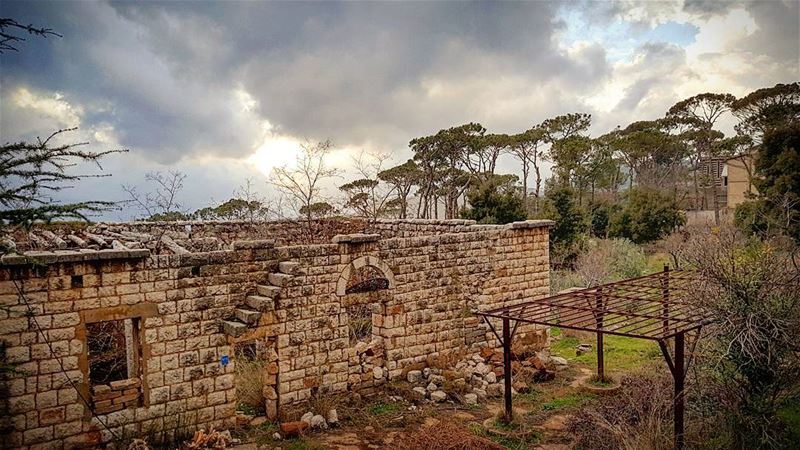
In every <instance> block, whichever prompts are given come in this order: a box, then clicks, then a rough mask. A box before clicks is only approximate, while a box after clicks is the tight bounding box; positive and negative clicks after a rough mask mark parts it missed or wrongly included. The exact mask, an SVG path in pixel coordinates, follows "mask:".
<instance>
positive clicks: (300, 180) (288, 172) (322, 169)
mask: <svg viewBox="0 0 800 450" xmlns="http://www.w3.org/2000/svg"><path fill="white" fill-rule="evenodd" d="M300 147H301V148H300V152H299V153H298V155H297V158H296V159H295V164H294V166H288V165H285V166H281V167H275V168H274V169H272V173H271V174H270V177H269V180H268V182H269V183H270V184H271V185H272V186H275V188H277V189H278V190H279V191H280V192H281V194H283V195H284V196H285V197H286V200H287V201H288V203H289V206H290V207H291V208H292V209H293V210H294V212H295V214H297V215H298V216H301V217H302V216H305V219H306V221H307V222H308V223H309V224H310V223H311V221H312V220H313V219H314V214H313V211H314V208H313V205H314V204H317V203H322V202H325V200H326V199H325V196H324V195H323V190H322V189H323V188H322V182H323V181H324V180H325V179H328V178H333V177H336V176H338V175H339V171H338V170H337V169H335V168H332V167H328V165H327V164H326V162H325V157H326V156H328V154H329V153H330V152H331V150H332V148H333V145H332V144H331V142H330V141H323V142H318V143H316V144H309V143H306V144H302V145H301V146H300Z"/></svg>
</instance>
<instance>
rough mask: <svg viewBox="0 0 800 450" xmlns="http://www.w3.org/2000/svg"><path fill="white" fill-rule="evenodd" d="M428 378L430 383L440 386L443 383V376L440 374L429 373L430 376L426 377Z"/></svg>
mask: <svg viewBox="0 0 800 450" xmlns="http://www.w3.org/2000/svg"><path fill="white" fill-rule="evenodd" d="M428 380H429V381H430V382H431V383H436V384H438V385H440V386H441V385H442V384H444V377H443V376H442V375H436V374H431V376H429V377H428Z"/></svg>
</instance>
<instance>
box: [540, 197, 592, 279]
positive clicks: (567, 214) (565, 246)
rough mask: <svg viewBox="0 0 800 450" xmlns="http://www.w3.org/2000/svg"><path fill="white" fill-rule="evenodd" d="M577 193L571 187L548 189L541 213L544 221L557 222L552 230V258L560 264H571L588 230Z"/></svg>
mask: <svg viewBox="0 0 800 450" xmlns="http://www.w3.org/2000/svg"><path fill="white" fill-rule="evenodd" d="M575 199H576V196H575V191H574V190H573V189H572V188H571V187H569V186H555V187H548V189H547V190H546V192H545V196H544V200H545V201H544V204H543V205H542V209H541V211H540V213H539V217H541V218H543V219H551V220H553V221H555V225H553V227H552V228H550V249H551V252H552V255H551V256H552V258H553V260H554V261H555V262H554V263H558V262H559V261H558V260H561V261H560V262H561V263H563V264H567V263H569V262H571V261H572V260H573V259H574V258H575V257H576V256H577V250H578V247H579V246H580V243H581V241H582V239H583V238H584V236H585V233H586V231H587V229H588V223H587V220H586V213H585V212H584V211H583V209H581V208H580V207H579V206H578V205H577V203H576V201H575Z"/></svg>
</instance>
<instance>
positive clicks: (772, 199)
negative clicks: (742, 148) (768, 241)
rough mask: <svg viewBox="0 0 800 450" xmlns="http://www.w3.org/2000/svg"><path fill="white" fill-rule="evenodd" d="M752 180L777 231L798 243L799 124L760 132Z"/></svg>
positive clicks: (799, 225)
mask: <svg viewBox="0 0 800 450" xmlns="http://www.w3.org/2000/svg"><path fill="white" fill-rule="evenodd" d="M755 172H756V175H757V176H756V177H755V179H754V180H753V183H754V184H755V186H756V188H757V189H758V192H759V194H760V195H761V196H762V197H763V198H764V200H765V201H764V208H765V209H766V210H768V212H769V216H771V217H773V218H774V220H775V223H776V224H778V225H780V228H781V231H782V232H783V233H784V234H786V235H787V236H791V237H792V238H794V240H795V242H797V243H800V208H798V204H800V176H798V174H800V124H797V123H795V124H793V125H791V126H784V127H779V128H774V129H771V130H769V131H767V132H766V133H765V134H764V142H763V144H762V145H760V146H759V149H758V155H757V157H756V160H755Z"/></svg>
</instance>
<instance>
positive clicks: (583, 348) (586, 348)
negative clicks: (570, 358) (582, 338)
mask: <svg viewBox="0 0 800 450" xmlns="http://www.w3.org/2000/svg"><path fill="white" fill-rule="evenodd" d="M591 351H592V344H578V346H577V347H575V354H576V355H578V356H581V355H582V354H584V353H589V352H591Z"/></svg>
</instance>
